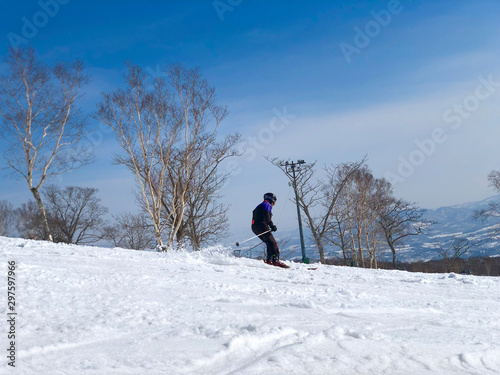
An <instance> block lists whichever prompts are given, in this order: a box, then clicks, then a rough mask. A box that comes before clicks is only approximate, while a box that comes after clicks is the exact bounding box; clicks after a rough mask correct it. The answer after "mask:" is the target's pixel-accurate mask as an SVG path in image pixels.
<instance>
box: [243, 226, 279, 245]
mask: <svg viewBox="0 0 500 375" xmlns="http://www.w3.org/2000/svg"><path fill="white" fill-rule="evenodd" d="M270 231H271V229H268V230H266V231H265V232H262V233H261V234H258V235H256V236H253V237H250V238H247V239H246V240H245V241H241V242H236V246H240V243H244V242H247V241H250V240H253V239H254V238H256V237H259V236H262V235H263V234H266V233H269V232H270Z"/></svg>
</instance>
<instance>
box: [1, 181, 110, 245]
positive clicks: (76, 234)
mask: <svg viewBox="0 0 500 375" xmlns="http://www.w3.org/2000/svg"><path fill="white" fill-rule="evenodd" d="M96 194H97V189H93V188H82V187H77V186H68V187H66V188H65V189H61V188H59V187H57V186H56V185H49V186H47V187H46V188H44V189H43V190H42V191H41V195H40V199H43V200H44V202H45V204H44V208H45V218H43V217H42V214H41V212H40V209H39V207H38V205H37V204H36V203H35V202H34V201H28V203H23V204H22V205H21V207H19V208H17V209H13V207H12V204H10V203H7V202H6V201H1V202H0V233H2V235H5V236H8V235H12V234H13V233H14V231H16V230H17V234H18V235H19V236H21V237H23V238H29V239H43V238H45V232H46V229H45V226H46V225H48V227H49V230H50V233H51V234H52V237H53V238H52V240H53V241H54V242H65V243H74V244H88V243H94V242H96V241H98V240H100V239H101V238H102V235H101V228H102V226H103V225H104V219H103V216H104V215H106V214H107V212H108V210H107V209H106V208H105V207H103V206H102V205H101V203H100V199H99V198H97V195H96ZM4 218H7V219H8V221H6V220H4Z"/></svg>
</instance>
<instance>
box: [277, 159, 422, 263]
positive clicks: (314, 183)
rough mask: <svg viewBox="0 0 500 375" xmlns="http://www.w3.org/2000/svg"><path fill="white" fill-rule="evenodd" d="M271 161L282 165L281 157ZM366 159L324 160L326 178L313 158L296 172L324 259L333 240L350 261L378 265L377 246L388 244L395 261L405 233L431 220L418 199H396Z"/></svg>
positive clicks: (300, 200) (303, 207)
mask: <svg viewBox="0 0 500 375" xmlns="http://www.w3.org/2000/svg"><path fill="white" fill-rule="evenodd" d="M271 161H272V162H273V163H274V164H275V165H276V166H278V167H280V168H281V169H283V164H284V163H283V162H282V161H278V160H277V159H271ZM365 161H366V160H365V159H363V160H361V161H357V162H350V163H340V164H338V165H330V166H326V167H325V168H324V172H325V178H323V179H320V178H316V174H317V172H316V170H315V163H312V164H310V165H305V166H302V167H301V170H300V173H299V174H298V178H297V180H296V182H295V185H294V188H295V189H296V191H297V197H298V203H299V206H300V208H301V210H302V212H303V213H304V215H305V222H306V225H307V226H308V228H309V229H310V231H311V234H312V237H313V239H314V243H315V245H316V247H317V249H318V252H319V258H320V261H321V262H322V263H325V262H326V260H325V249H326V247H327V246H330V247H332V248H337V249H341V250H342V254H343V257H344V261H345V262H346V263H352V264H353V265H356V266H360V267H370V268H377V254H378V251H379V250H380V249H381V248H382V247H385V248H387V247H389V248H390V250H391V251H392V254H393V264H394V267H396V250H397V248H398V246H399V245H401V244H402V242H403V239H404V238H406V237H408V236H415V235H418V234H420V233H422V230H423V229H424V228H425V227H427V226H428V225H429V224H431V222H430V221H428V220H426V219H425V218H424V214H423V211H422V210H421V209H419V208H418V207H417V205H415V204H413V203H410V202H407V201H405V200H403V199H397V198H396V197H395V196H394V194H393V189H392V186H391V184H390V183H389V182H388V181H387V180H385V179H378V178H375V177H374V176H373V174H372V172H371V171H370V169H369V168H368V167H367V166H366V164H365ZM292 183H293V181H292Z"/></svg>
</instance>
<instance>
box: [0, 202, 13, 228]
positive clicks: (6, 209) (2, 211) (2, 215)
mask: <svg viewBox="0 0 500 375" xmlns="http://www.w3.org/2000/svg"><path fill="white" fill-rule="evenodd" d="M16 221H17V217H16V211H15V210H14V206H13V205H12V203H10V202H8V201H0V236H10V235H12V233H13V231H14V228H15V226H16Z"/></svg>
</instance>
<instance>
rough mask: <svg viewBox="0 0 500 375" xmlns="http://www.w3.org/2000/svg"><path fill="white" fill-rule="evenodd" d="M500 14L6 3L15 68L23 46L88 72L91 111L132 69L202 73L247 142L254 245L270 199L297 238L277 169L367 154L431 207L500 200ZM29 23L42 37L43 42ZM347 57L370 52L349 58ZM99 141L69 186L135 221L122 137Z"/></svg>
mask: <svg viewBox="0 0 500 375" xmlns="http://www.w3.org/2000/svg"><path fill="white" fill-rule="evenodd" d="M54 4H57V6H55V5H54ZM499 11H500V3H498V1H483V0H479V1H474V2H469V1H439V2H424V1H416V0H413V1H408V0H402V1H397V0H391V1H336V2H333V1H273V2H269V1H250V0H241V1H240V0H220V1H213V0H208V1H201V0H200V1H148V0H143V1H140V2H139V1H126V0H125V1H83V0H69V1H68V0H64V1H63V0H60V2H56V0H46V1H44V0H42V1H23V2H7V1H4V2H2V3H0V14H1V20H2V22H1V23H0V29H1V32H0V35H1V38H0V51H1V52H0V53H1V54H2V55H3V56H5V54H6V52H7V49H8V47H9V45H10V44H11V43H10V40H12V38H13V34H16V35H18V36H20V37H24V41H25V42H23V43H21V44H20V45H21V46H23V47H24V46H33V47H34V48H35V49H36V50H37V52H38V54H39V56H40V57H41V58H42V59H43V60H44V61H45V62H47V63H53V62H55V61H58V60H63V61H71V60H74V59H75V58H79V59H82V60H83V61H84V62H85V64H86V66H87V72H88V74H89V75H90V76H91V83H90V85H89V86H88V87H87V90H86V95H85V97H84V98H83V100H82V102H81V106H82V108H83V109H84V110H85V111H87V112H91V111H93V110H94V108H95V103H96V102H97V101H98V99H99V95H100V93H101V92H102V91H110V90H113V89H115V88H116V87H118V86H120V85H121V75H122V73H123V69H124V62H125V61H131V62H133V63H136V64H140V65H141V66H143V67H144V68H145V69H148V71H150V72H152V74H157V73H158V72H159V70H158V69H160V68H161V65H162V64H166V63H171V62H179V63H182V64H185V65H188V66H199V67H200V68H201V70H202V72H203V74H204V75H205V77H206V78H207V79H208V80H209V82H210V83H211V84H212V85H213V86H214V87H215V88H216V90H217V92H218V97H219V101H220V103H223V104H227V105H228V107H229V110H230V112H231V115H230V116H229V118H228V119H227V120H226V122H225V124H224V127H223V129H222V130H221V133H225V132H232V131H238V132H240V133H241V134H242V135H243V136H244V137H246V138H247V141H246V142H245V143H244V144H243V145H242V151H246V154H245V155H244V156H243V157H241V158H240V159H238V160H237V163H238V172H239V173H235V175H234V176H233V177H232V178H231V180H230V182H229V184H228V186H227V187H226V188H225V189H224V192H223V193H224V195H225V197H226V198H225V199H226V200H227V201H228V202H229V203H231V204H232V207H231V211H230V214H231V230H232V231H233V232H238V231H244V230H248V229H247V227H248V221H249V216H250V215H251V210H252V209H253V207H254V206H255V205H256V204H258V203H259V201H260V200H261V198H262V194H263V193H264V192H266V191H273V192H275V193H276V194H277V195H278V199H279V204H278V205H277V206H276V208H275V216H276V217H277V219H278V220H279V223H278V225H279V226H280V227H281V228H285V229H292V228H293V227H294V226H295V225H296V224H295V219H296V217H295V210H294V207H293V205H292V204H291V203H285V201H286V197H288V196H289V193H290V188H289V187H288V185H287V180H286V178H285V176H284V175H282V174H281V173H280V172H279V170H277V169H276V168H275V167H273V166H271V165H270V164H269V163H268V162H266V161H264V160H263V157H262V156H263V155H272V156H279V157H281V158H290V159H294V160H296V159H305V160H306V161H314V160H317V161H318V165H319V166H321V165H323V164H331V163H339V162H342V161H350V160H356V159H359V158H361V157H363V156H364V155H365V154H367V155H368V159H369V160H368V165H369V166H370V167H371V168H372V170H373V172H374V173H375V175H376V176H377V177H391V178H393V179H394V181H395V192H396V195H398V196H399V197H402V198H406V199H408V200H411V201H416V202H418V203H419V204H420V205H421V206H422V207H428V208H433V207H438V206H442V205H451V204H458V203H463V202H466V201H473V200H480V199H483V198H486V197H487V196H490V195H493V194H494V192H493V191H492V190H491V189H490V188H489V187H488V182H487V178H486V177H487V174H488V173H489V171H490V170H492V169H498V168H500V153H498V147H497V144H498V140H499V139H500V127H499V126H498V125H499V124H498V121H499V120H498V119H499V118H500V116H499V115H500V106H499V101H500V87H499V86H500V84H498V83H500V50H499V47H498V46H499V45H500V43H499V42H500V24H499V23H498V14H500V12H499ZM41 13H46V14H48V15H46V16H45V17H46V18H45V19H44V18H43V17H44V16H43V14H41ZM37 17H38V18H37ZM26 21H28V22H31V23H33V22H35V23H37V21H38V24H39V25H42V26H40V27H36V26H35V27H36V30H35V31H36V33H35V32H32V34H36V35H29V34H26V26H25V25H26ZM45 21H46V22H45ZM23 27H24V31H25V34H23ZM31 31H33V30H31ZM360 31H361V32H362V33H363V34H364V36H360V34H359V33H360ZM23 35H24V36H23ZM346 45H349V46H351V47H352V48H353V49H355V50H356V51H357V52H356V53H353V54H351V55H349V56H348V57H347V58H346V54H345V53H344V50H345V49H344V50H343V49H342V46H346ZM0 68H1V69H4V65H1V63H0ZM457 116H458V117H457ZM93 126H94V128H95V131H94V132H93V133H92V134H89V137H93V139H95V140H96V141H95V142H96V144H95V151H96V155H97V157H98V160H97V162H96V163H95V164H93V165H91V166H88V167H85V168H84V169H81V170H78V171H74V172H73V173H71V174H68V175H65V176H63V178H62V179H59V180H56V181H53V182H55V183H58V184H61V185H63V186H64V185H81V186H93V187H98V188H99V189H100V194H101V198H102V200H103V203H104V204H105V205H107V206H108V207H109V208H110V210H111V211H112V212H114V213H118V212H120V211H126V210H131V211H133V210H135V203H134V199H133V195H132V193H131V191H132V190H133V188H134V181H133V178H132V176H130V175H129V173H128V172H127V171H125V170H124V169H123V168H121V167H118V166H114V165H112V163H111V158H112V155H113V153H114V152H117V151H119V150H118V147H117V145H116V143H115V142H114V140H113V137H112V135H111V134H109V132H108V131H107V130H106V129H103V128H99V124H96V123H94V124H93ZM252 140H253V143H252ZM0 151H2V153H3V150H0ZM25 185H26V184H25V182H23V181H21V180H16V179H13V178H10V177H9V176H8V174H7V171H2V177H1V181H0V199H8V200H11V201H12V202H13V203H14V204H16V205H18V204H20V203H22V202H24V201H26V200H28V199H29V198H30V193H29V191H28V188H27V186H25ZM280 198H282V199H280ZM280 204H281V206H280ZM280 224H281V225H280Z"/></svg>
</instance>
